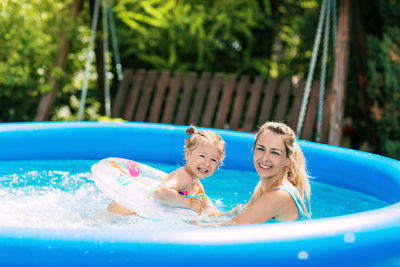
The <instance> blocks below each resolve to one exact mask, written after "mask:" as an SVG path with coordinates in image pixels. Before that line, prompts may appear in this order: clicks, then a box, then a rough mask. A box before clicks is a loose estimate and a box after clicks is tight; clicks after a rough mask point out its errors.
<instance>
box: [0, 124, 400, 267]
mask: <svg viewBox="0 0 400 267" xmlns="http://www.w3.org/2000/svg"><path fill="white" fill-rule="evenodd" d="M185 129H186V127H183V126H173V125H163V124H149V123H128V122H125V123H116V122H103V123H99V122H77V123H71V122H65V123H61V122H58V123H10V124H0V148H1V153H0V161H11V160H50V159H52V160H54V159H57V160H70V159H95V160H98V159H102V158H106V157H109V156H115V155H118V156H119V157H124V158H135V159H136V160H140V161H156V162H160V163H163V162H165V163H176V162H180V161H181V159H182V140H184V138H185V137H186V135H185ZM217 132H218V133H219V134H221V135H222V137H223V138H224V140H225V141H226V143H227V146H226V147H227V157H226V160H225V162H224V167H226V168H231V169H239V170H252V169H253V165H252V160H251V154H250V153H249V149H251V147H252V144H253V140H254V135H253V134H249V133H241V132H233V131H225V130H217ZM149 144H151V145H149ZM300 145H301V147H302V149H303V151H304V154H305V156H306V158H307V161H308V169H309V172H310V174H311V175H312V176H313V177H318V178H319V179H320V180H321V182H324V183H327V184H332V185H335V186H339V187H342V188H347V189H351V190H355V191H359V192H362V193H365V194H367V195H370V196H373V197H376V198H378V199H380V200H383V201H385V202H387V203H389V205H388V206H387V207H384V208H380V209H376V210H371V211H367V212H362V213H356V214H351V215H345V216H338V217H331V218H322V219H314V220H311V221H307V222H290V223H280V224H279V223H278V224H264V225H248V226H228V227H219V228H214V227H211V228H202V227H199V228H195V229H182V230H180V229H177V230H175V231H170V230H162V229H161V230H160V231H154V230H148V231H146V230H143V229H141V230H140V231H135V230H129V231H127V230H122V229H115V230H110V231H104V230H101V229H99V230H96V229H89V230H85V229H79V230H71V229H65V230H57V229H48V228H24V227H0V266H21V265H23V266H96V267H99V266H174V265H182V264H184V265H189V266H251V265H252V266H259V265H261V266H263V265H269V266H292V265H294V266H326V265H329V266H331V265H336V266H393V265H394V266H399V265H400V162H399V161H396V160H393V159H390V158H387V157H383V156H378V155H374V154H369V153H365V152H360V151H354V150H349V149H343V148H339V147H333V146H328V145H323V144H317V143H313V142H305V141H302V142H301V144H300ZM133 148H134V149H133ZM243 155H248V156H243Z"/></svg>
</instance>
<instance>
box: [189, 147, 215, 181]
mask: <svg viewBox="0 0 400 267" xmlns="http://www.w3.org/2000/svg"><path fill="white" fill-rule="evenodd" d="M185 159H186V166H187V167H188V168H189V170H190V172H191V173H192V175H194V177H196V178H199V179H202V178H206V177H208V176H211V175H212V174H213V173H214V172H215V169H216V168H217V167H218V164H219V162H220V160H221V157H220V155H219V153H218V150H217V148H216V146H215V145H214V144H211V143H203V144H200V145H199V146H197V147H196V148H195V149H193V150H189V149H186V151H185Z"/></svg>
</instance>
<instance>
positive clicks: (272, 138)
mask: <svg viewBox="0 0 400 267" xmlns="http://www.w3.org/2000/svg"><path fill="white" fill-rule="evenodd" d="M253 162H254V166H255V168H256V171H257V173H258V175H259V176H260V177H261V178H266V179H268V178H273V177H276V176H277V175H281V174H283V172H284V169H285V167H286V166H287V165H288V164H289V162H290V159H288V158H287V155H286V148H285V144H284V143H283V138H282V136H281V135H279V134H276V133H274V132H272V131H270V130H265V131H264V132H263V133H262V134H261V135H259V137H258V140H257V142H256V144H255V147H254V155H253Z"/></svg>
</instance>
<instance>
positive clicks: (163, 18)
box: [114, 0, 313, 75]
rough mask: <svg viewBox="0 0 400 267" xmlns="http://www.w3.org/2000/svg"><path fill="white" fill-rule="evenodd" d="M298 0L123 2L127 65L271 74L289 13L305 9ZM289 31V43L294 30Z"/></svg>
mask: <svg viewBox="0 0 400 267" xmlns="http://www.w3.org/2000/svg"><path fill="white" fill-rule="evenodd" d="M303 2H313V1H303ZM300 3H302V2H300ZM300 3H299V2H298V1H288V0H287V1H271V0H264V1H256V0H226V1H193V0H191V1H190V0H186V1H175V0H167V1H166V0H148V1H140V0H119V1H117V5H116V6H115V8H114V11H115V12H116V14H117V17H118V18H119V19H120V20H121V21H122V22H123V24H122V25H120V27H118V29H119V34H120V36H122V38H120V39H121V40H122V42H121V47H122V49H121V50H122V51H123V52H122V53H123V59H124V61H125V62H124V66H129V67H131V68H138V67H144V68H155V69H172V70H175V69H179V70H197V71H204V70H207V71H211V72H218V71H219V72H235V73H238V74H240V73H249V74H260V73H261V74H265V75H268V74H269V71H270V64H271V62H270V60H271V59H270V57H271V53H272V46H273V42H274V41H275V38H276V36H277V34H278V33H279V32H280V30H281V29H282V28H283V27H284V26H285V25H289V24H290V23H292V21H291V20H290V22H289V21H288V20H287V18H288V16H289V17H295V16H299V14H300V13H301V12H302V11H303V9H302V7H301V6H300ZM286 29H287V31H286V32H285V34H286V35H285V37H286V38H285V41H287V42H291V40H292V39H291V36H294V35H295V33H293V32H291V30H290V29H289V28H286ZM297 39H298V38H297ZM294 44H297V41H295V42H294ZM291 47H293V45H292V46H291Z"/></svg>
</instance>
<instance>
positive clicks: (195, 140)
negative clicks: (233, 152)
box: [185, 125, 225, 164]
mask: <svg viewBox="0 0 400 267" xmlns="http://www.w3.org/2000/svg"><path fill="white" fill-rule="evenodd" d="M186 133H187V134H188V135H190V136H189V137H188V138H186V140H185V149H189V150H190V151H192V150H193V149H195V148H196V147H197V146H199V145H200V144H202V143H204V142H210V143H212V144H214V145H215V146H216V148H217V150H218V155H219V156H220V158H219V160H220V164H221V163H222V160H223V159H224V157H225V142H224V140H222V138H221V136H220V135H218V134H217V133H215V132H214V131H211V130H202V131H197V129H196V127H195V126H193V125H190V126H189V128H187V129H186Z"/></svg>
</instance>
